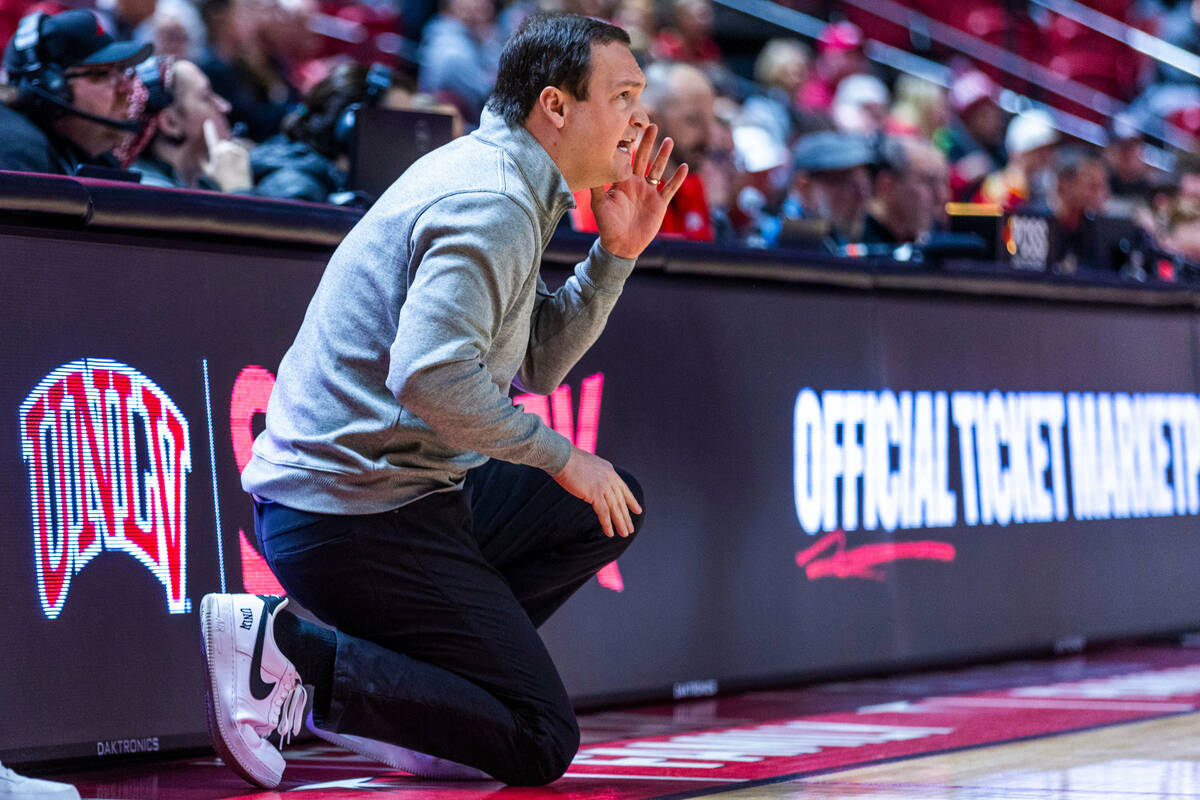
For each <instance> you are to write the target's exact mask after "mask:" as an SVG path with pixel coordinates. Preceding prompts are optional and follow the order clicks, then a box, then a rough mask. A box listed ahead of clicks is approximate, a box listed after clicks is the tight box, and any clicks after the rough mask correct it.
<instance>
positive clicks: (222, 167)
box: [133, 61, 251, 192]
mask: <svg viewBox="0 0 1200 800" xmlns="http://www.w3.org/2000/svg"><path fill="white" fill-rule="evenodd" d="M170 86H171V94H172V102H171V104H170V105H169V106H167V107H166V108H165V109H163V110H162V111H160V112H158V114H157V115H156V116H155V119H154V123H153V124H154V127H155V131H154V133H153V136H152V137H151V139H150V142H149V145H148V146H147V148H146V150H145V151H144V152H143V153H142V155H141V158H139V159H138V160H137V161H135V162H134V163H133V169H135V170H137V171H138V172H140V173H141V174H142V183H143V184H145V185H147V186H165V187H175V188H188V189H210V190H215V191H221V192H239V191H248V190H249V189H250V187H251V179H250V154H249V153H248V152H247V151H246V148H245V147H243V146H242V145H241V144H239V143H238V142H235V141H233V139H232V136H231V135H230V130H229V120H228V118H227V116H226V115H227V114H228V113H229V103H228V102H226V101H225V98H223V97H221V96H220V95H219V94H217V93H216V92H214V91H213V89H212V84H211V83H209V80H208V76H206V75H205V74H204V73H203V72H201V71H200V68H199V67H197V66H196V65H195V64H193V63H192V62H190V61H176V62H174V64H173V65H172V66H171V68H170Z"/></svg>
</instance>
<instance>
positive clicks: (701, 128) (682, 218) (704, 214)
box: [642, 61, 716, 242]
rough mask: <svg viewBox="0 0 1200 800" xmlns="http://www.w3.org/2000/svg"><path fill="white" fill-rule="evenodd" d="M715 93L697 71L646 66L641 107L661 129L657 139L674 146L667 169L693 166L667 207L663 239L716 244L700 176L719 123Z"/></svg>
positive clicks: (689, 67)
mask: <svg viewBox="0 0 1200 800" xmlns="http://www.w3.org/2000/svg"><path fill="white" fill-rule="evenodd" d="M715 103H716V92H715V91H714V89H713V85H712V83H711V82H710V81H709V79H708V78H707V77H706V76H705V74H704V73H703V72H701V71H700V70H699V69H697V68H696V67H694V66H692V65H690V64H684V63H680V62H674V63H671V62H661V61H660V62H657V63H655V64H651V65H650V66H648V67H647V68H646V90H645V91H644V92H643V93H642V105H643V106H644V107H645V109H646V113H647V114H649V115H650V120H651V122H653V123H654V124H656V125H658V131H659V136H661V137H662V138H663V139H666V138H668V137H669V138H670V139H671V140H672V141H674V142H675V148H674V149H673V150H672V151H671V160H670V161H669V162H668V164H667V171H668V172H672V171H674V170H675V169H676V168H677V167H678V166H679V165H680V164H687V165H688V167H689V170H688V175H687V178H686V179H685V180H684V182H683V185H682V186H681V187H679V191H678V192H677V193H676V194H675V197H674V199H673V200H672V201H671V205H670V206H669V207H668V208H667V215H666V218H665V219H664V220H663V224H662V227H661V228H660V229H659V234H660V235H665V236H679V237H683V238H685V239H695V240H699V241H708V242H711V241H712V240H713V228H712V213H711V211H710V210H709V206H708V200H707V199H706V197H705V193H704V180H703V178H701V174H702V172H703V170H704V164H705V161H706V160H707V158H708V149H709V143H710V137H711V136H712V129H713V125H714V122H715V116H714V110H713V109H714V105H715Z"/></svg>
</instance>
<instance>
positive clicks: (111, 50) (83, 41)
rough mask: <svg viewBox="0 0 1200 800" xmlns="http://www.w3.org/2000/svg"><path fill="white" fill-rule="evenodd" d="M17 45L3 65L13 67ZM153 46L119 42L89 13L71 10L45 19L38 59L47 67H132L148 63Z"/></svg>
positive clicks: (9, 50) (10, 48) (8, 50)
mask: <svg viewBox="0 0 1200 800" xmlns="http://www.w3.org/2000/svg"><path fill="white" fill-rule="evenodd" d="M15 39H16V36H14V37H13V40H14V41H10V42H9V43H8V47H7V48H6V49H5V53H4V64H5V66H8V65H9V64H11V63H13V61H12V59H13V57H14V56H15V53H14V52H13V50H14V46H15ZM152 52H154V45H152V44H150V43H148V42H147V43H141V42H118V41H116V40H114V39H113V37H112V35H110V34H109V33H108V32H107V31H105V30H104V28H103V26H101V24H100V19H99V18H98V17H97V16H96V15H95V14H93V13H92V12H90V11H86V10H83V9H72V10H70V11H63V12H61V13H58V14H55V15H54V16H48V17H45V18H44V19H43V20H42V23H41V26H40V30H39V31H38V47H37V57H38V59H39V60H41V61H42V62H44V63H49V64H57V65H59V66H61V67H79V66H110V65H111V66H133V65H134V64H137V63H139V62H141V61H144V60H146V59H147V58H148V57H149V56H150V54H151V53H152Z"/></svg>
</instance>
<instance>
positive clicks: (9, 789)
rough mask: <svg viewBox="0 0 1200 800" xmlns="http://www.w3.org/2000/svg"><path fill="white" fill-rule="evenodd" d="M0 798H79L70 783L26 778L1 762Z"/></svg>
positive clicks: (11, 799)
mask: <svg viewBox="0 0 1200 800" xmlns="http://www.w3.org/2000/svg"><path fill="white" fill-rule="evenodd" d="M0 800H79V792H78V791H77V790H76V789H75V787H74V786H72V785H70V784H69V783H56V782H54V781H43V780H39V779H37V778H26V777H23V776H21V775H18V774H17V773H15V772H13V771H12V770H11V769H8V768H7V767H5V766H4V765H3V764H0Z"/></svg>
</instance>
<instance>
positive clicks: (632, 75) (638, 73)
mask: <svg viewBox="0 0 1200 800" xmlns="http://www.w3.org/2000/svg"><path fill="white" fill-rule="evenodd" d="M591 66H592V74H591V77H590V78H589V79H588V99H587V100H579V99H577V98H574V97H570V96H569V95H568V97H567V102H566V104H565V105H564V110H563V117H564V122H563V127H562V131H561V135H562V138H563V143H564V146H565V149H566V150H567V151H568V152H569V156H570V157H569V160H568V162H567V163H568V164H569V166H570V170H571V173H572V174H570V175H567V176H566V177H567V183H568V184H569V185H570V186H571V188H572V189H574V190H578V189H585V188H590V187H595V186H603V185H605V184H608V183H616V182H618V181H623V180H625V179H626V178H628V177H630V176H631V175H632V174H633V164H632V161H631V154H632V151H633V149H634V147H635V146H636V145H637V139H638V135H639V133H640V132H641V130H642V129H644V128H645V127H646V126H647V125H648V124H649V118H648V117H647V116H646V111H645V109H643V108H642V101H641V94H642V90H643V89H644V88H645V87H646V78H645V76H644V75H643V74H642V70H641V68H640V67H638V65H637V61H635V60H634V58H633V54H632V53H630V52H629V48H628V47H626V46H625V45H624V44H621V43H619V42H612V43H609V44H603V45H592V59H591Z"/></svg>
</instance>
